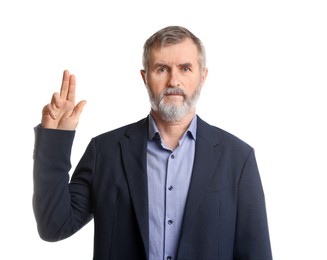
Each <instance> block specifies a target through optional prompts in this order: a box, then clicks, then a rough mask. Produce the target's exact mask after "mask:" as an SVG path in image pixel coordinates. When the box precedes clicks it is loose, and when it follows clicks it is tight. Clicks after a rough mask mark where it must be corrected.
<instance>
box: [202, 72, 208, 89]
mask: <svg viewBox="0 0 327 260" xmlns="http://www.w3.org/2000/svg"><path fill="white" fill-rule="evenodd" d="M207 76H208V68H205V69H204V71H203V72H202V77H201V85H202V86H203V85H204V83H205V81H206V79H207Z"/></svg>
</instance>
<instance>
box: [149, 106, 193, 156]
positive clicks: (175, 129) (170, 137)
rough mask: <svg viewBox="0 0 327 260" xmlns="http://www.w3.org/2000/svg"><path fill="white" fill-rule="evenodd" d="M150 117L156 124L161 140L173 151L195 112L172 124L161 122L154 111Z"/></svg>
mask: <svg viewBox="0 0 327 260" xmlns="http://www.w3.org/2000/svg"><path fill="white" fill-rule="evenodd" d="M151 115H152V117H153V119H154V121H155V122H156V125H157V127H158V130H159V132H160V136H161V138H162V140H163V141H164V143H165V144H166V145H167V146H168V147H169V148H170V149H171V150H172V151H173V150H175V149H176V148H177V147H178V145H179V140H180V139H181V137H182V136H183V134H184V133H185V131H186V130H187V128H188V127H189V125H190V123H191V121H192V119H193V117H194V116H195V111H192V112H191V113H189V114H188V115H186V116H185V117H184V118H183V119H182V120H180V121H172V122H169V121H165V120H162V118H161V117H160V115H158V114H157V113H156V112H154V111H151Z"/></svg>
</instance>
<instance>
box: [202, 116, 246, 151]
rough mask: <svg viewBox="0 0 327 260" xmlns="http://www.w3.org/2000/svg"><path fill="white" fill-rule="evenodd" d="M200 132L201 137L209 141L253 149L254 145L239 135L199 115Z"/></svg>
mask: <svg viewBox="0 0 327 260" xmlns="http://www.w3.org/2000/svg"><path fill="white" fill-rule="evenodd" d="M198 133H199V136H200V137H201V138H204V139H206V140H208V141H209V142H215V143H217V144H220V145H223V146H224V147H226V148H227V147H230V148H238V149H246V150H248V149H252V147H251V146H250V145H249V144H248V143H247V142H246V141H244V140H243V139H241V138H240V137H238V136H237V135H235V134H233V133H231V132H229V131H226V130H225V129H223V128H220V127H218V126H215V125H212V124H209V123H207V122H206V121H204V120H202V119H201V118H199V117H198Z"/></svg>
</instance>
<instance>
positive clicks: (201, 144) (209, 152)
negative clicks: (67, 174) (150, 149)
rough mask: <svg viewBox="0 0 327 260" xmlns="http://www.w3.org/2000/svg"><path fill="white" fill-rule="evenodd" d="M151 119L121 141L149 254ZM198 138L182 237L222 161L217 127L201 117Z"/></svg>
mask: <svg viewBox="0 0 327 260" xmlns="http://www.w3.org/2000/svg"><path fill="white" fill-rule="evenodd" d="M148 120H149V119H148V118H145V119H143V120H141V121H139V122H137V123H136V124H133V125H132V126H131V127H130V128H129V130H128V131H127V133H126V135H125V136H126V138H125V139H123V140H122V141H121V148H122V156H123V164H124V167H125V171H126V178H127V182H128V186H129V189H130V193H131V199H132V202H133V205H134V210H135V214H136V218H137V222H138V225H139V228H140V232H141V236H142V239H143V243H144V249H145V250H146V252H147V254H148V252H149V214H148V213H149V212H148V211H149V208H148V187H147V170H146V169H147V164H146V153H147V137H148V123H149V122H148ZM196 135H197V138H196V148H195V158H194V165H193V172H192V178H191V183H190V188H189V194H188V198H187V202H186V206H185V213H184V220H183V226H182V235H181V241H182V239H183V235H184V234H185V232H184V231H185V230H187V227H188V226H189V225H190V224H191V221H192V216H193V214H194V212H195V211H196V209H197V208H198V207H199V204H200V201H201V199H202V197H203V196H204V194H205V192H206V189H207V187H208V185H209V183H210V180H211V179H212V176H213V174H214V169H215V168H216V165H217V163H218V161H219V157H220V152H219V151H218V149H217V147H218V145H219V137H218V135H217V133H216V132H215V131H214V129H213V127H211V126H209V125H208V124H207V123H206V122H204V121H203V120H202V119H201V118H200V117H198V119H197V134H196Z"/></svg>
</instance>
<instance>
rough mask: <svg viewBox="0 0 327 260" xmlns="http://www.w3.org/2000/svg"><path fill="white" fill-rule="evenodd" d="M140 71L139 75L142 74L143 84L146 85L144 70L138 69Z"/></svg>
mask: <svg viewBox="0 0 327 260" xmlns="http://www.w3.org/2000/svg"><path fill="white" fill-rule="evenodd" d="M140 73H141V76H142V79H143V82H144V85H146V75H145V74H146V72H145V70H140Z"/></svg>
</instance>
